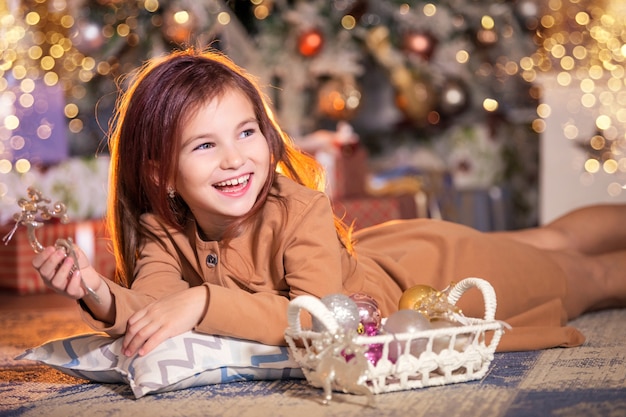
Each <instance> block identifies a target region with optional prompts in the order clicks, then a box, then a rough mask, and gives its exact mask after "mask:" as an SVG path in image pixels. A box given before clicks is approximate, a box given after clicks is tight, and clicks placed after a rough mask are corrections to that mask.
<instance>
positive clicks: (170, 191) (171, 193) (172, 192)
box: [167, 187, 176, 198]
mask: <svg viewBox="0 0 626 417" xmlns="http://www.w3.org/2000/svg"><path fill="white" fill-rule="evenodd" d="M167 196H168V197H169V198H174V197H176V190H175V189H173V188H171V187H170V188H168V189H167Z"/></svg>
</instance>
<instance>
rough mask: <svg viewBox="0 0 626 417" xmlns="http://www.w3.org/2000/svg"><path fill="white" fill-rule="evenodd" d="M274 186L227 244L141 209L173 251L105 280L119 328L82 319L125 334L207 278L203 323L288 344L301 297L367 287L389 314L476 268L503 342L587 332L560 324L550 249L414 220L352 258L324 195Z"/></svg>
mask: <svg viewBox="0 0 626 417" xmlns="http://www.w3.org/2000/svg"><path fill="white" fill-rule="evenodd" d="M275 187H276V190H275V191H276V192H277V193H278V194H279V195H280V196H281V197H283V199H282V203H281V202H280V201H277V200H276V199H270V200H268V202H267V203H266V205H265V207H264V209H263V211H262V213H261V214H260V216H259V218H258V221H257V222H256V223H255V224H254V225H251V226H249V227H248V228H247V229H246V230H245V231H244V232H243V233H242V234H241V235H240V236H238V237H237V238H235V239H234V240H232V241H231V242H230V243H229V245H228V246H225V245H223V244H222V243H221V242H207V241H203V240H202V239H200V237H199V236H198V233H197V231H196V226H195V223H193V222H191V223H190V224H189V226H188V227H187V228H186V231H185V233H181V232H178V231H175V230H173V229H171V228H169V227H167V226H164V225H163V224H161V223H160V222H159V220H158V219H157V218H156V217H155V216H153V215H144V217H143V218H142V221H143V222H144V224H146V225H147V226H148V227H149V228H150V230H152V231H153V232H155V233H156V235H158V236H159V237H161V238H162V240H163V242H164V243H165V247H163V246H161V245H160V244H159V243H157V242H154V241H150V242H147V243H146V244H145V247H144V248H143V249H142V250H141V255H140V258H139V260H138V263H137V269H136V274H135V275H136V278H135V281H134V283H133V285H132V289H130V290H129V289H126V288H122V287H119V286H117V285H115V284H114V283H112V282H110V281H108V284H109V287H110V288H111V291H112V293H113V295H114V299H115V306H116V311H117V317H116V321H115V323H114V324H113V325H112V326H108V327H107V326H105V325H104V324H103V323H100V322H97V321H95V320H93V318H92V317H91V316H90V315H89V314H84V315H83V316H84V318H85V320H86V321H88V322H89V323H90V324H91V325H92V327H93V328H94V329H97V330H103V331H106V332H108V333H110V334H112V335H121V334H123V333H124V331H125V326H126V322H127V320H128V318H129V317H130V316H131V315H132V314H133V313H134V312H135V311H137V310H138V309H140V308H142V307H144V306H146V305H147V304H149V303H150V302H152V301H153V300H155V299H158V298H160V297H162V296H165V295H167V294H170V293H172V292H175V291H180V290H184V289H185V288H188V287H189V286H195V285H205V286H206V287H207V290H208V292H209V301H208V306H207V309H206V314H205V315H204V317H203V319H202V320H201V321H200V323H198V325H197V327H196V329H195V330H197V331H200V332H204V333H210V334H218V335H224V336H232V337H238V338H243V339H250V340H256V341H259V342H262V343H266V344H284V343H285V341H284V338H283V333H284V330H285V329H286V327H287V318H286V311H287V305H288V303H289V300H290V299H293V298H294V297H297V296H298V295H302V294H312V295H315V296H318V297H322V296H324V295H328V294H333V293H339V292H343V293H345V294H351V293H355V292H363V293H366V294H369V295H371V296H373V297H374V298H375V299H376V300H377V301H378V303H379V304H380V307H381V310H382V313H383V316H388V315H389V314H391V313H392V312H393V311H395V310H396V309H397V307H396V306H397V302H398V300H399V299H400V296H401V294H402V291H403V290H404V289H406V288H409V287H411V286H413V285H416V284H428V285H432V286H433V287H435V288H438V289H442V288H445V287H446V286H447V285H448V284H450V283H451V282H456V281H459V280H460V279H462V278H465V277H468V276H475V277H481V278H484V279H487V280H488V281H490V282H491V284H492V285H493V286H494V288H495V290H496V295H497V297H498V310H497V313H496V317H497V318H499V319H502V320H506V321H507V322H508V323H509V324H511V325H513V326H514V330H513V331H509V332H507V333H506V334H505V336H504V337H503V339H502V341H501V343H500V346H499V350H518V349H536V348H544V347H551V346H573V345H578V344H580V343H582V341H583V340H584V338H583V337H582V335H581V334H580V333H578V332H577V331H576V330H574V329H572V328H568V327H562V326H563V324H564V323H565V322H566V320H567V317H566V316H565V313H564V310H563V307H562V304H561V300H562V297H563V296H564V295H565V293H566V288H565V277H564V274H563V272H562V271H561V270H560V269H559V267H558V266H556V265H555V264H553V263H552V262H551V261H550V259H548V258H547V257H546V256H545V255H544V254H543V253H542V252H541V251H538V250H535V249H534V248H532V247H529V246H526V245H522V244H519V243H516V242H513V241H510V240H508V239H506V238H502V237H497V236H495V235H489V234H484V233H480V232H477V231H475V230H473V229H470V228H467V227H464V226H461V225H457V224H454V223H448V222H443V221H436V220H429V219H415V220H407V221H397V222H390V223H387V224H385V225H381V226H376V227H373V228H369V229H365V230H362V231H359V232H357V233H356V234H355V237H356V239H357V244H356V248H357V249H356V256H350V255H349V254H348V252H347V251H346V249H345V248H344V247H343V246H342V245H341V244H340V242H339V240H338V238H337V234H336V232H335V229H334V225H333V221H332V212H331V205H330V202H329V200H328V198H327V197H326V195H325V194H323V193H320V192H316V191H313V190H310V189H307V188H305V187H303V186H300V185H298V184H296V183H295V182H293V181H291V180H289V179H287V178H285V177H279V179H278V180H277V183H276V185H275ZM472 291H474V290H472ZM476 292H477V291H476ZM459 304H460V306H461V307H462V308H463V311H464V313H465V314H467V315H472V316H476V317H481V316H482V314H483V313H484V306H483V302H482V299H481V297H480V293H478V292H477V294H472V293H471V291H470V292H468V293H466V295H464V296H463V297H462V298H461V300H460V302H459Z"/></svg>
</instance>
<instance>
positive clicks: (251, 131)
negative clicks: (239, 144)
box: [241, 129, 254, 138]
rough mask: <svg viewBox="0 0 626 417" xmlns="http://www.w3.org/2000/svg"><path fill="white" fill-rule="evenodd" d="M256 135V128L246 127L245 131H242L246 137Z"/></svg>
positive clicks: (242, 134)
mask: <svg viewBox="0 0 626 417" xmlns="http://www.w3.org/2000/svg"><path fill="white" fill-rule="evenodd" d="M252 135H254V129H246V130H244V131H243V132H241V136H242V137H244V138H247V137H248V136H252Z"/></svg>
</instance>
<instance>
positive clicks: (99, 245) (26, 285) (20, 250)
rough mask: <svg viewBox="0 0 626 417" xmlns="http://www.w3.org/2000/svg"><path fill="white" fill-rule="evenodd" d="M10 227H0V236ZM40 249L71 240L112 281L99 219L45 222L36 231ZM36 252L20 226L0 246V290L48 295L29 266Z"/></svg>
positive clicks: (112, 261) (112, 267) (109, 256)
mask: <svg viewBox="0 0 626 417" xmlns="http://www.w3.org/2000/svg"><path fill="white" fill-rule="evenodd" d="M12 228H13V225H12V224H8V225H6V226H2V227H0V236H6V235H7V234H8V233H9V232H11V229H12ZM36 235H37V239H38V240H39V242H40V243H41V244H42V245H43V246H51V245H54V243H55V242H56V240H57V239H67V238H71V239H72V240H73V241H74V243H76V245H78V246H79V247H80V248H81V249H82V250H83V252H85V254H86V255H87V257H88V258H89V260H90V262H91V264H92V266H93V267H94V268H95V269H96V270H97V271H98V272H99V273H100V274H101V275H104V276H106V277H108V278H112V277H113V274H114V272H115V258H114V257H113V254H112V253H111V250H110V247H109V242H110V241H109V239H108V238H106V230H105V225H104V222H103V221H102V220H90V221H84V222H72V223H68V224H63V223H60V222H57V223H46V225H45V226H43V227H41V228H39V229H38V230H37V232H36ZM34 257H35V252H34V251H33V249H32V247H31V245H30V242H29V240H28V236H27V231H26V228H25V227H19V228H18V229H17V230H16V231H15V234H14V235H13V237H12V238H11V240H10V241H8V242H7V243H6V244H0V288H2V289H8V290H11V291H14V292H17V293H18V294H32V293H41V292H48V291H49V290H48V288H47V287H46V286H45V284H44V283H43V281H42V280H41V278H40V277H39V274H38V273H37V271H36V270H35V269H34V268H33V266H32V261H33V258H34Z"/></svg>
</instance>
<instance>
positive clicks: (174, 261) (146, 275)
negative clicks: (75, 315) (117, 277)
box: [82, 221, 189, 336]
mask: <svg viewBox="0 0 626 417" xmlns="http://www.w3.org/2000/svg"><path fill="white" fill-rule="evenodd" d="M152 222H154V221H152ZM148 225H149V227H151V229H152V230H153V231H156V232H157V233H159V230H160V233H165V234H167V232H165V231H164V229H163V228H162V227H160V226H157V223H149V224H148ZM161 237H162V238H163V239H162V241H163V244H164V245H166V247H165V248H164V247H163V246H162V245H161V244H160V243H157V242H155V241H147V242H146V243H145V244H144V246H143V248H142V250H141V253H140V255H139V259H138V260H137V271H139V273H136V275H135V280H134V281H133V284H132V286H131V288H130V289H129V288H125V287H122V286H120V285H118V284H116V283H115V282H113V281H111V280H109V279H105V283H106V284H107V285H108V286H109V289H110V291H111V294H112V296H113V302H114V303H115V323H103V322H101V321H98V320H96V319H94V318H93V316H91V314H89V312H88V311H87V310H85V309H83V312H82V317H83V320H84V321H85V322H87V324H89V325H90V326H91V327H92V328H93V329H95V330H98V331H102V332H106V333H108V334H109V335H111V336H121V335H123V334H124V333H125V332H126V327H127V326H126V324H127V322H128V319H129V318H130V317H131V316H132V315H133V314H134V313H135V312H136V311H138V310H141V309H142V308H144V307H146V306H147V305H149V304H150V303H152V302H154V301H155V300H157V299H159V298H162V297H164V296H166V295H168V294H173V293H175V292H178V291H182V290H184V289H187V288H189V283H188V282H187V281H185V280H183V278H182V276H183V273H182V269H181V266H180V265H181V264H180V258H179V257H178V256H177V255H175V254H177V252H176V250H175V249H174V246H173V245H172V240H171V236H166V235H163V236H161Z"/></svg>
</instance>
